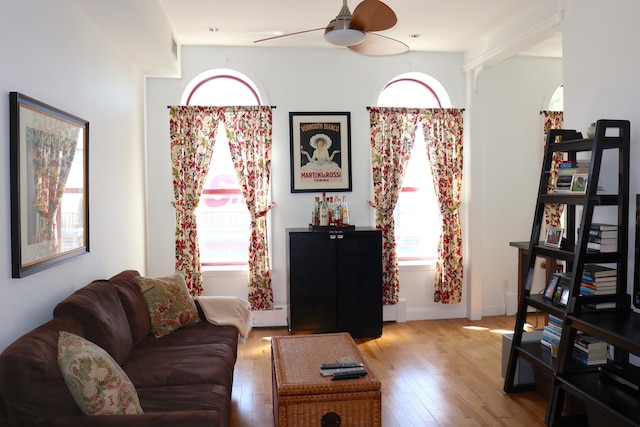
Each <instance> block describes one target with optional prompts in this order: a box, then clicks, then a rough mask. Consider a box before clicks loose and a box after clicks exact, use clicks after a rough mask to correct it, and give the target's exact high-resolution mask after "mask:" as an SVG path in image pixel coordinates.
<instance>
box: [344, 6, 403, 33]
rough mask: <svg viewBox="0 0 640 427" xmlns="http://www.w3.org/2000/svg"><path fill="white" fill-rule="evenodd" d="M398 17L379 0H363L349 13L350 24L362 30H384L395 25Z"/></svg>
mask: <svg viewBox="0 0 640 427" xmlns="http://www.w3.org/2000/svg"><path fill="white" fill-rule="evenodd" d="M396 22H398V17H397V16H396V14H395V12H394V11H393V10H391V8H390V7H389V6H387V5H386V4H384V3H382V2H381V1H379V0H364V1H363V2H362V3H360V4H359V5H358V6H356V8H355V10H354V11H353V14H352V15H351V24H352V25H354V26H356V27H358V28H360V29H362V30H364V31H384V30H388V29H389V28H391V27H393V26H394V25H396Z"/></svg>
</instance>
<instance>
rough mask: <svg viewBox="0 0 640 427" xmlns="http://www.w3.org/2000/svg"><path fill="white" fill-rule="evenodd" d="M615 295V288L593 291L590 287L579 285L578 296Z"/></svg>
mask: <svg viewBox="0 0 640 427" xmlns="http://www.w3.org/2000/svg"><path fill="white" fill-rule="evenodd" d="M615 293H616V288H615V287H613V288H606V289H594V288H592V287H590V286H584V285H580V295H581V296H586V297H588V296H591V295H613V294H615Z"/></svg>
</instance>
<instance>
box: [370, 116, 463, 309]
mask: <svg viewBox="0 0 640 427" xmlns="http://www.w3.org/2000/svg"><path fill="white" fill-rule="evenodd" d="M462 114H463V110H458V109H411V108H371V109H370V126H371V163H372V175H373V190H374V201H373V202H371V201H370V202H369V204H370V205H371V206H372V207H373V208H375V209H376V227H377V228H379V229H380V230H382V242H383V243H382V245H383V246H382V252H383V254H382V257H383V303H384V304H395V303H397V302H398V293H399V289H400V285H399V278H398V259H397V254H396V245H395V224H394V219H393V211H394V209H395V206H396V203H397V201H398V196H399V195H400V191H401V189H402V177H403V175H404V171H405V168H406V165H407V162H408V160H409V158H410V156H411V149H412V147H413V140H414V138H415V128H416V126H417V123H418V122H422V124H423V126H424V129H425V138H426V139H427V155H428V157H429V162H430V165H429V166H428V165H425V167H431V170H432V174H433V177H434V186H435V190H436V195H437V196H438V204H439V206H440V213H441V216H442V223H441V224H440V240H439V242H438V259H437V261H436V280H435V290H434V300H435V301H436V302H442V303H444V304H452V303H458V302H460V301H461V298H462V274H463V268H462V230H461V226H460V213H459V207H460V189H461V186H462V129H463V126H462Z"/></svg>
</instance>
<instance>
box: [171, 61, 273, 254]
mask: <svg viewBox="0 0 640 427" xmlns="http://www.w3.org/2000/svg"><path fill="white" fill-rule="evenodd" d="M182 104H183V105H207V106H230V105H261V99H260V94H259V92H258V89H257V87H256V86H255V85H254V84H253V82H251V80H250V79H249V78H248V77H247V76H245V75H243V74H241V73H239V72H237V71H234V70H230V69H216V70H210V71H207V72H206V73H203V74H201V75H199V76H197V77H196V78H195V79H193V80H192V81H191V83H190V84H189V85H188V86H187V88H186V89H185V91H184V93H183V96H182ZM196 218H197V222H198V242H199V244H200V260H201V265H202V266H224V265H246V264H247V260H248V254H249V230H250V228H249V226H250V221H251V219H250V215H249V210H248V209H247V205H246V203H245V200H244V197H243V196H242V193H241V190H240V185H239V184H238V180H237V178H236V173H235V170H234V168H233V163H232V161H231V153H230V151H229V142H228V140H227V135H226V132H225V131H224V125H223V124H222V123H220V124H219V126H218V133H217V135H216V143H215V146H214V148H213V156H212V158H211V164H210V166H209V173H208V174H207V179H206V182H205V186H204V190H203V192H202V196H201V198H200V203H199V204H198V208H197V209H196Z"/></svg>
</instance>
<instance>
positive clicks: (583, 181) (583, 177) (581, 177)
mask: <svg viewBox="0 0 640 427" xmlns="http://www.w3.org/2000/svg"><path fill="white" fill-rule="evenodd" d="M588 180H589V175H588V174H586V173H585V174H582V173H576V174H574V175H573V178H572V179H571V192H572V193H576V194H584V193H585V192H586V191H587V181H588Z"/></svg>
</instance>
